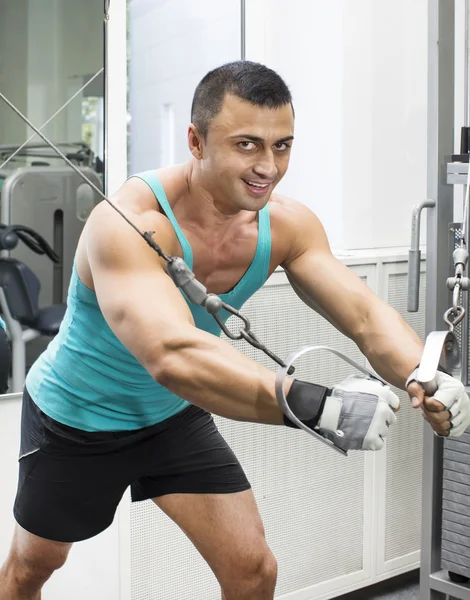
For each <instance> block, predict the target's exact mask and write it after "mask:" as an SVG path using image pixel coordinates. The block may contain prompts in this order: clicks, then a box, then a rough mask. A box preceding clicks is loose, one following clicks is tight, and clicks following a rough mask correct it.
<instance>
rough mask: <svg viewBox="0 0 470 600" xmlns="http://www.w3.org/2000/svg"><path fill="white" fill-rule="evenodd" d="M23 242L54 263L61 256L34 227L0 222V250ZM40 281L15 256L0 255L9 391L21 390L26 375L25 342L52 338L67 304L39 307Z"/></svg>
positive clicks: (0, 299) (1, 298)
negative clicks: (8, 342)
mask: <svg viewBox="0 0 470 600" xmlns="http://www.w3.org/2000/svg"><path fill="white" fill-rule="evenodd" d="M20 241H21V242H23V244H24V246H25V247H26V248H28V249H29V250H30V251H32V252H33V253H34V254H36V255H38V256H40V257H42V260H43V261H44V257H45V256H46V257H47V258H49V260H50V261H51V262H53V263H54V264H59V263H60V257H59V256H58V255H57V253H56V252H55V251H54V250H53V249H52V248H51V246H50V245H49V244H48V243H47V241H46V240H45V239H44V238H43V237H42V236H41V235H40V234H39V233H38V232H37V231H35V230H34V229H31V228H29V227H25V226H23V225H14V226H10V227H8V226H5V225H0V249H1V250H7V251H11V250H13V249H14V248H16V246H17V245H18V244H19V242H20ZM40 289H41V283H40V281H39V279H38V277H37V276H36V275H35V273H34V272H33V271H32V270H31V269H30V268H29V267H28V266H27V265H26V264H25V263H23V262H21V261H19V260H17V259H16V258H0V309H1V312H2V315H3V318H4V320H5V323H6V326H7V332H8V335H9V338H10V340H11V345H12V382H11V386H10V389H11V391H12V392H20V391H21V390H22V389H23V385H24V381H25V377H26V344H27V343H28V342H30V341H32V340H34V339H36V338H38V337H40V336H47V337H52V336H54V335H56V333H57V332H58V331H59V327H60V323H61V321H62V319H63V317H64V314H65V309H66V305H65V304H64V303H59V304H52V305H50V306H46V307H44V308H39V302H38V300H39V291H40Z"/></svg>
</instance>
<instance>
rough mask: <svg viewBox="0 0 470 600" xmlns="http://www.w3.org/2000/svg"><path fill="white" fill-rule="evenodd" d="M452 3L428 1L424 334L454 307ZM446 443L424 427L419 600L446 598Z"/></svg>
mask: <svg viewBox="0 0 470 600" xmlns="http://www.w3.org/2000/svg"><path fill="white" fill-rule="evenodd" d="M454 8H455V7H454V0H429V1H428V132H427V135H428V140H427V142H428V143H427V146H428V160H427V170H428V177H427V179H428V181H427V197H428V198H430V199H433V200H435V201H436V206H435V208H430V209H428V219H427V224H428V227H427V251H426V252H427V256H426V272H427V277H426V282H427V285H426V333H427V334H429V333H430V332H431V331H436V330H441V329H443V327H444V322H443V314H444V312H445V310H446V309H447V307H448V306H450V304H449V302H450V297H449V292H448V290H447V287H446V280H447V277H448V276H449V275H450V268H449V267H450V264H449V256H448V254H449V253H448V240H449V224H450V223H451V222H452V220H453V188H452V186H449V185H447V181H446V169H444V168H443V167H444V165H445V163H446V157H448V156H450V155H451V154H452V151H453V145H454V139H453V138H454V87H455V82H454V39H455V26H454V14H455V11H454ZM442 456H443V445H442V440H441V439H438V438H437V437H435V436H434V435H433V434H432V431H431V429H430V427H429V426H427V425H426V426H425V435H424V452H423V500H422V509H423V510H422V543H421V600H444V598H445V595H444V594H442V593H441V592H438V591H435V590H433V589H432V587H431V575H432V574H433V573H435V572H437V571H439V570H440V565H441V525H442Z"/></svg>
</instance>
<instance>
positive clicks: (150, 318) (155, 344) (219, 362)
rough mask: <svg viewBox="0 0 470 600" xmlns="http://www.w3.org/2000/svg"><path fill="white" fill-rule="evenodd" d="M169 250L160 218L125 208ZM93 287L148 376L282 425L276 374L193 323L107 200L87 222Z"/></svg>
mask: <svg viewBox="0 0 470 600" xmlns="http://www.w3.org/2000/svg"><path fill="white" fill-rule="evenodd" d="M129 216H130V217H131V218H132V220H133V221H134V222H135V223H136V225H137V226H139V227H140V228H141V229H142V230H143V229H145V230H149V229H151V230H154V231H155V239H156V241H157V242H158V243H159V244H160V245H161V246H162V248H163V249H164V250H165V251H166V252H168V253H170V254H171V253H172V252H174V247H175V241H174V232H173V229H172V228H171V226H170V225H169V223H168V222H167V220H166V218H165V217H163V216H162V215H160V214H156V213H154V215H153V216H152V217H151V219H152V222H151V223H149V222H148V220H147V221H145V218H144V217H142V216H140V215H129ZM86 235H87V237H86V243H87V253H88V260H89V264H90V268H91V272H92V277H93V283H94V287H95V292H96V294H97V298H98V302H99V305H100V308H101V310H102V312H103V315H104V318H105V319H106V321H107V323H108V325H109V326H110V328H111V329H112V330H113V332H114V333H115V334H116V336H117V337H118V338H119V340H120V341H121V342H122V343H123V344H124V345H125V346H126V347H127V348H128V349H129V351H130V352H131V353H132V354H133V355H134V356H135V357H136V358H137V360H138V361H139V362H140V363H141V364H142V365H143V366H144V367H145V369H146V370H147V371H148V372H149V373H150V375H152V377H153V378H154V379H155V380H156V381H157V382H158V383H160V384H161V385H163V386H165V387H166V388H168V389H169V390H170V391H171V392H173V393H175V394H177V395H178V396H179V397H181V398H184V399H185V400H188V401H189V402H191V403H193V404H195V405H197V406H200V407H202V408H204V409H206V410H208V411H210V412H213V413H215V414H218V415H221V416H224V417H228V418H230V419H236V420H242V421H254V422H263V423H271V424H282V423H283V415H282V412H281V410H280V409H279V407H278V405H277V402H276V399H275V392H274V383H275V375H274V373H272V372H271V371H269V370H268V369H265V368H263V367H262V366H261V365H259V364H257V363H256V362H255V361H253V360H251V359H250V358H248V357H247V356H245V355H243V354H242V353H240V352H239V351H238V350H236V349H235V348H233V346H231V345H230V344H229V343H227V342H225V341H223V340H220V339H219V338H217V337H215V336H213V335H211V334H209V333H207V332H205V331H202V330H200V329H197V328H196V327H195V326H194V323H193V320H192V315H191V312H190V311H189V309H188V306H187V305H186V302H185V301H184V299H183V297H182V295H181V293H180V292H179V290H178V289H177V288H176V286H175V285H174V283H173V281H172V280H171V279H170V277H169V276H168V275H167V274H166V272H165V270H164V265H163V261H162V260H161V259H160V258H159V257H158V255H157V254H156V253H155V252H154V251H153V250H151V249H150V248H149V247H148V246H147V244H146V243H145V241H144V240H143V239H142V238H141V237H140V236H139V235H138V234H137V233H136V232H135V231H134V230H133V229H132V228H131V227H130V226H129V225H128V224H127V223H126V222H125V221H124V220H123V219H122V217H120V216H119V215H118V214H117V213H116V212H115V211H114V210H113V209H112V208H111V207H110V206H108V205H106V204H104V203H103V204H101V205H99V206H98V207H97V209H95V211H94V212H93V214H92V215H91V216H90V218H89V220H88V222H87V231H86Z"/></svg>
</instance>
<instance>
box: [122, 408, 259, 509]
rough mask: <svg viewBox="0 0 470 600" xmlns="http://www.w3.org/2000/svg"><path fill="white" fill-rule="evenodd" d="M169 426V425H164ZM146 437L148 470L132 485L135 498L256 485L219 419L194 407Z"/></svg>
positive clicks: (220, 491)
mask: <svg viewBox="0 0 470 600" xmlns="http://www.w3.org/2000/svg"><path fill="white" fill-rule="evenodd" d="M162 425H163V423H162ZM164 425H165V427H164V428H163V429H161V430H159V431H158V435H154V436H150V437H149V438H148V440H147V441H146V448H147V450H146V451H144V452H143V451H142V450H140V452H141V453H143V456H145V461H143V474H142V476H140V477H139V478H137V479H136V480H135V481H134V482H133V483H132V486H131V490H132V500H133V501H134V502H136V501H140V500H148V499H153V498H156V497H159V496H166V495H170V494H204V495H210V494H235V493H237V492H242V491H245V490H248V489H250V483H249V481H248V479H247V477H246V475H245V473H244V471H243V468H242V466H241V465H240V463H239V461H238V459H237V457H236V456H235V454H234V452H233V451H232V449H231V448H230V446H229V445H228V444H227V442H226V440H225V439H224V438H223V436H222V435H221V433H220V432H219V430H218V429H217V427H216V425H215V423H214V419H213V418H212V416H211V415H210V414H209V413H207V412H206V411H204V410H202V409H201V408H198V407H197V406H190V407H189V408H187V409H186V410H184V411H183V412H182V413H180V414H179V415H177V416H176V417H173V418H171V419H169V420H168V421H167V422H166V423H165V424H164Z"/></svg>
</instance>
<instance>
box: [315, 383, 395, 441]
mask: <svg viewBox="0 0 470 600" xmlns="http://www.w3.org/2000/svg"><path fill="white" fill-rule="evenodd" d="M399 408H400V401H399V400H398V397H397V396H396V395H395V394H394V393H393V392H392V390H391V389H390V387H389V386H388V385H383V384H382V383H381V382H380V381H378V380H377V379H375V378H371V377H364V376H363V375H350V376H349V377H347V378H346V379H345V380H344V381H342V382H341V383H340V384H339V385H335V386H334V387H333V389H332V390H331V394H330V395H329V396H328V397H327V399H326V402H325V406H324V409H323V412H322V414H321V417H320V421H319V423H318V428H319V430H320V433H321V435H323V437H325V438H327V439H329V440H330V441H332V442H333V444H335V446H338V447H339V448H342V449H343V450H345V451H348V450H381V449H382V448H383V446H384V443H385V438H386V437H387V434H388V431H389V427H390V425H393V424H394V423H395V422H396V420H397V418H396V416H395V412H396V411H398V409H399ZM338 434H340V435H338Z"/></svg>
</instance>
